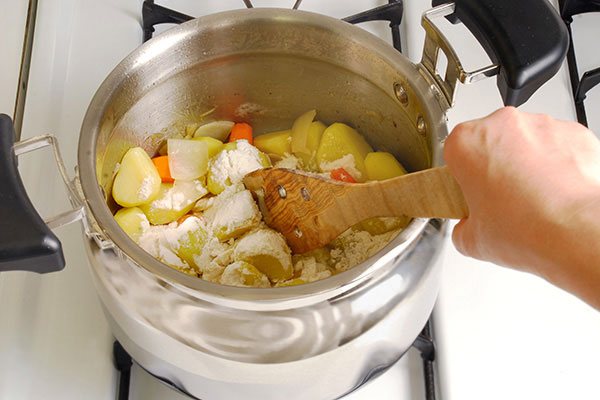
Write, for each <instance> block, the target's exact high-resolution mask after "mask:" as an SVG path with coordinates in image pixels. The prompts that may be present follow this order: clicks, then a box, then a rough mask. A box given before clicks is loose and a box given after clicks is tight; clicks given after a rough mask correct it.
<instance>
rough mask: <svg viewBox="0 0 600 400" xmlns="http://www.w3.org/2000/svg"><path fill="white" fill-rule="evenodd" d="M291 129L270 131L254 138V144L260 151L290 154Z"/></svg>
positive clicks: (281, 154) (282, 154)
mask: <svg viewBox="0 0 600 400" xmlns="http://www.w3.org/2000/svg"><path fill="white" fill-rule="evenodd" d="M291 143H292V131H291V130H290V129H288V130H285V131H278V132H271V133H266V134H264V135H260V136H257V137H255V138H254V145H255V146H256V147H257V148H258V149H259V150H260V151H262V152H264V153H267V154H276V155H278V156H282V157H283V156H284V155H285V154H292V145H291Z"/></svg>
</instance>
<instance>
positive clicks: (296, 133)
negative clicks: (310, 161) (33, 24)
mask: <svg viewBox="0 0 600 400" xmlns="http://www.w3.org/2000/svg"><path fill="white" fill-rule="evenodd" d="M316 115H317V110H310V111H307V112H305V113H304V114H302V115H301V116H299V117H298V118H296V120H295V121H294V125H292V153H294V154H296V153H303V154H310V149H309V148H308V146H307V145H306V141H307V139H308V130H309V128H310V124H311V122H312V121H313V119H314V118H315V116H316Z"/></svg>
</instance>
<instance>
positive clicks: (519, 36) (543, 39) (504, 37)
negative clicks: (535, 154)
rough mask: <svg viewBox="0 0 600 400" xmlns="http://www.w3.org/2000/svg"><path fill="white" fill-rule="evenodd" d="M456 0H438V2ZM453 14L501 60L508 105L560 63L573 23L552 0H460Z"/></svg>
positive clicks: (520, 101) (451, 17) (452, 17)
mask: <svg viewBox="0 0 600 400" xmlns="http://www.w3.org/2000/svg"><path fill="white" fill-rule="evenodd" d="M445 3H451V2H450V1H448V0H432V5H433V6H439V5H442V4H445ZM453 3H454V4H455V11H454V13H453V14H452V15H449V16H448V19H449V20H450V21H451V22H453V23H456V22H458V21H460V22H462V23H463V24H464V25H465V26H466V27H467V28H468V29H469V30H470V31H471V33H472V34H473V35H474V36H475V38H477V40H478V41H479V43H480V44H481V45H482V47H483V48H484V49H485V51H486V53H487V54H488V56H489V57H490V59H491V60H492V62H494V63H495V64H497V65H498V66H499V74H498V80H497V85H498V88H499V90H500V94H501V95H502V99H503V101H504V104H505V105H513V106H519V105H521V104H523V103H524V102H525V101H527V100H528V99H529V97H531V95H532V94H533V93H534V92H535V91H536V90H537V89H539V87H540V86H542V85H543V84H544V83H545V82H546V81H547V80H548V79H550V78H551V77H552V76H554V74H555V73H556V72H557V71H558V70H559V69H560V67H561V64H562V61H563V59H564V57H565V55H566V53H567V50H568V47H569V35H568V32H567V28H566V26H565V24H564V23H563V21H562V20H561V18H560V16H559V15H558V13H557V12H556V10H554V8H553V7H552V5H551V4H550V2H549V1H547V0H454V1H453Z"/></svg>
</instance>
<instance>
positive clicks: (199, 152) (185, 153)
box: [168, 139, 208, 181]
mask: <svg viewBox="0 0 600 400" xmlns="http://www.w3.org/2000/svg"><path fill="white" fill-rule="evenodd" d="M168 146H169V169H170V170H171V176H172V177H173V179H176V180H178V179H181V180H186V181H189V180H192V179H197V178H199V177H201V176H203V175H205V174H206V171H207V170H208V145H207V144H206V142H205V141H198V140H186V139H169V140H168Z"/></svg>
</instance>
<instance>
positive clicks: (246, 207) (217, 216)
mask: <svg viewBox="0 0 600 400" xmlns="http://www.w3.org/2000/svg"><path fill="white" fill-rule="evenodd" d="M207 218H209V219H210V220H211V221H212V222H211V227H212V231H213V234H214V235H215V236H216V237H217V239H219V240H220V241H221V242H223V241H226V240H229V239H231V238H235V237H238V236H241V235H242V234H243V233H246V232H248V231H249V230H250V229H252V228H254V227H257V226H258V224H259V223H260V220H261V214H260V211H259V210H258V206H257V205H256V202H255V201H254V199H253V198H252V194H251V193H250V191H248V190H243V191H241V192H238V193H235V194H233V195H232V196H230V197H228V198H227V199H225V200H224V201H221V202H218V203H216V204H215V205H214V206H213V207H212V209H211V210H210V211H209V212H207Z"/></svg>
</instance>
